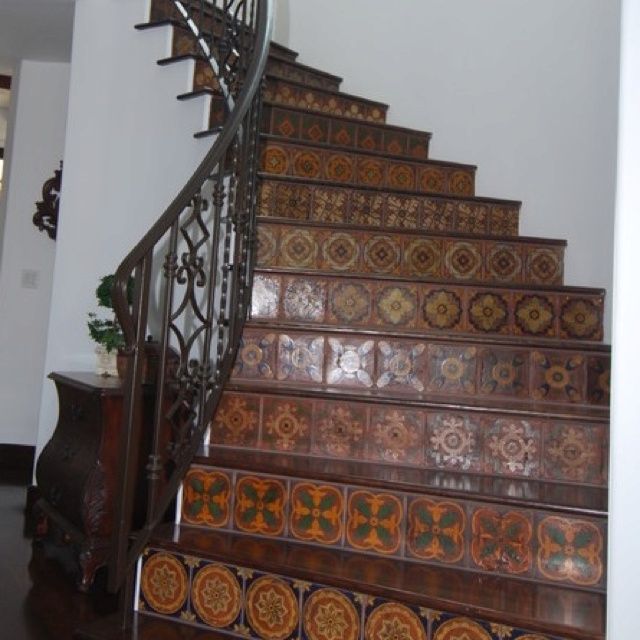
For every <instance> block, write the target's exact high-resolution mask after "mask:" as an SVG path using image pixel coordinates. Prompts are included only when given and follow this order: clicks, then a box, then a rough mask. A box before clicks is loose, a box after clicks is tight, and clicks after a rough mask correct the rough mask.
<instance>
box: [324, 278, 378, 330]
mask: <svg viewBox="0 0 640 640" xmlns="http://www.w3.org/2000/svg"><path fill="white" fill-rule="evenodd" d="M329 312H330V314H331V316H333V318H335V319H336V320H337V321H338V322H344V323H345V324H347V325H351V324H360V323H364V322H367V321H368V320H369V318H370V317H371V292H370V290H369V289H368V288H367V287H366V286H365V285H364V284H358V283H357V282H346V283H345V282H339V283H332V284H331V286H330V289H329Z"/></svg>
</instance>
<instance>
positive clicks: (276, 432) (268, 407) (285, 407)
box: [262, 398, 312, 453]
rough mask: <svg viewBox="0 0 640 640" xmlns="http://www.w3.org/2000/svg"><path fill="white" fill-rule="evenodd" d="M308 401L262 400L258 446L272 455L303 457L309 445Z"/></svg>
mask: <svg viewBox="0 0 640 640" xmlns="http://www.w3.org/2000/svg"><path fill="white" fill-rule="evenodd" d="M311 412H312V404H311V401H310V400H306V399H299V398H286V399H282V398H265V400H264V409H263V419H262V420H263V427H262V445H263V446H264V447H266V448H268V449H275V450H276V451H291V452H295V453H307V452H308V451H309V448H310V442H311Z"/></svg>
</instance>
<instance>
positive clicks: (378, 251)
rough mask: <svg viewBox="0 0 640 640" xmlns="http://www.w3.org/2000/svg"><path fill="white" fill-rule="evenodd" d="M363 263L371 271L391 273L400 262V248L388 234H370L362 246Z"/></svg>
mask: <svg viewBox="0 0 640 640" xmlns="http://www.w3.org/2000/svg"><path fill="white" fill-rule="evenodd" d="M364 263H365V265H366V266H367V267H368V268H369V269H370V270H371V271H372V272H373V273H393V272H394V271H395V270H396V269H397V268H398V265H399V264H400V249H399V247H398V245H397V244H396V243H395V242H394V241H393V239H392V238H391V237H390V236H381V235H374V236H371V238H369V240H368V241H367V243H366V244H365V246H364Z"/></svg>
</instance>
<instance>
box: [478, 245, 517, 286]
mask: <svg viewBox="0 0 640 640" xmlns="http://www.w3.org/2000/svg"><path fill="white" fill-rule="evenodd" d="M486 268H487V273H488V275H489V276H491V278H492V279H494V280H497V281H498V282H518V281H519V280H520V278H519V276H520V274H521V273H522V258H521V257H520V254H519V252H518V250H517V249H516V247H515V246H514V245H511V244H496V245H494V246H493V247H491V248H490V250H489V252H488V254H487V260H486Z"/></svg>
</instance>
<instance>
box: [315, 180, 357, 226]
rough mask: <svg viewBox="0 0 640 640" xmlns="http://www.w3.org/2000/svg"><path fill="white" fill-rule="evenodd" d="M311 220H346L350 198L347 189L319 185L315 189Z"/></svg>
mask: <svg viewBox="0 0 640 640" xmlns="http://www.w3.org/2000/svg"><path fill="white" fill-rule="evenodd" d="M313 194H314V195H313V206H312V209H311V220H316V221H318V222H346V220H347V212H348V205H349V199H348V195H347V193H346V192H345V191H343V190H341V189H332V188H330V187H324V186H319V187H316V188H314V190H313Z"/></svg>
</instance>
